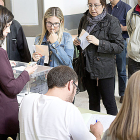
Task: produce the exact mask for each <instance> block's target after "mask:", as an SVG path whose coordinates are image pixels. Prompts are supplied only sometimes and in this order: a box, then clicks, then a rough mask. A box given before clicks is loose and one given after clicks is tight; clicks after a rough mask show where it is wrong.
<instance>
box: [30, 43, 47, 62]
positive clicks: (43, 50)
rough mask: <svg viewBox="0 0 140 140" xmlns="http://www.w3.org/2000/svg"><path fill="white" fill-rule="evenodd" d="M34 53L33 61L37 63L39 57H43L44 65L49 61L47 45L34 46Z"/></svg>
mask: <svg viewBox="0 0 140 140" xmlns="http://www.w3.org/2000/svg"><path fill="white" fill-rule="evenodd" d="M35 51H36V52H35V53H33V56H32V57H33V59H34V61H36V62H37V61H38V60H39V59H40V57H42V56H45V60H44V63H48V61H49V49H48V46H47V45H35Z"/></svg>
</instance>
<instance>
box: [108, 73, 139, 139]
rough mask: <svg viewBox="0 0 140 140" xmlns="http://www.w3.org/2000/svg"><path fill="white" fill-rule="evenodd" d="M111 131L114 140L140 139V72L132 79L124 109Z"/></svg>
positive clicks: (123, 105) (112, 125) (129, 83)
mask: <svg viewBox="0 0 140 140" xmlns="http://www.w3.org/2000/svg"><path fill="white" fill-rule="evenodd" d="M109 131H110V134H109V135H110V136H111V137H112V140H116V138H118V139H119V140H139V139H140V71H137V72H136V73H134V74H133V75H132V76H131V77H130V79H129V81H128V85H127V88H126V90H125V95H124V100H123V104H122V107H121V109H120V111H119V113H118V114H117V116H116V118H115V120H114V121H113V123H112V124H111V126H110V128H109Z"/></svg>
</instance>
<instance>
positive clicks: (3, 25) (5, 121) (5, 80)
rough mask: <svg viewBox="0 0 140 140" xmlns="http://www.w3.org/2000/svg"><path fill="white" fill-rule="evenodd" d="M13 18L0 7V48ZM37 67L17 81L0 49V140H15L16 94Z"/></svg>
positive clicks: (16, 128) (6, 56) (17, 130)
mask: <svg viewBox="0 0 140 140" xmlns="http://www.w3.org/2000/svg"><path fill="white" fill-rule="evenodd" d="M13 18H14V16H13V14H12V13H11V12H10V11H9V10H8V9H7V8H5V7H3V6H1V5H0V46H2V45H3V44H2V43H3V41H4V39H5V37H6V36H7V34H8V33H10V25H11V24H12V20H13ZM36 68H37V66H34V67H31V66H29V67H27V68H26V69H25V70H24V71H23V72H22V73H21V74H20V75H19V77H18V78H17V79H15V78H14V74H13V70H12V68H11V65H10V62H9V59H8V55H7V52H6V51H5V50H4V49H3V48H1V47H0V140H7V138H8V137H9V136H10V137H12V138H13V139H14V140H16V135H17V133H18V132H19V123H18V102H17V94H18V93H20V91H21V90H22V89H23V87H24V86H25V84H26V83H27V82H28V81H29V75H30V74H32V73H33V72H34V71H35V70H36Z"/></svg>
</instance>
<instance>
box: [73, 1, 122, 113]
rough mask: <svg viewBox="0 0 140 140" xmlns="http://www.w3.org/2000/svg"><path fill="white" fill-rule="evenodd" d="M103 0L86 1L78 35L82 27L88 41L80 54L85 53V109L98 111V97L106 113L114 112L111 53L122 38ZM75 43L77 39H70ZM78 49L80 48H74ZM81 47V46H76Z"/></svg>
mask: <svg viewBox="0 0 140 140" xmlns="http://www.w3.org/2000/svg"><path fill="white" fill-rule="evenodd" d="M105 6H106V0H88V7H89V10H87V11H86V12H85V13H84V16H83V17H82V19H81V21H80V24H79V28H78V36H79V35H80V33H81V31H82V29H84V30H86V31H87V32H88V33H89V35H88V36H87V37H86V39H87V41H88V42H89V43H90V44H89V45H88V46H87V47H86V49H84V51H82V54H83V55H84V56H85V57H84V58H85V61H84V62H85V68H83V69H84V70H85V73H86V74H85V75H84V76H85V81H86V82H85V83H86V89H87V92H88V95H89V109H91V110H94V111H100V96H101V97H102V100H103V104H104V106H105V108H106V110H107V113H108V114H111V115H116V114H117V112H118V111H117V106H116V101H115V96H114V77H115V61H116V60H115V54H117V53H121V52H122V51H123V47H124V46H123V38H122V35H121V33H122V31H121V27H120V23H119V21H118V19H117V18H115V17H113V16H111V15H109V14H107V12H106V8H105ZM74 44H75V45H76V46H79V45H80V42H79V41H78V39H77V38H76V39H75V40H74ZM78 48H80V47H78ZM80 49H81V48H80Z"/></svg>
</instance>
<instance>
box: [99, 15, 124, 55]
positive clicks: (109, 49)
mask: <svg viewBox="0 0 140 140" xmlns="http://www.w3.org/2000/svg"><path fill="white" fill-rule="evenodd" d="M108 36H109V40H99V46H98V50H97V52H99V53H114V54H119V53H121V52H122V51H123V48H124V42H123V41H124V40H123V37H122V30H121V27H120V23H119V20H118V19H117V18H113V20H111V24H110V27H109V30H108Z"/></svg>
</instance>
